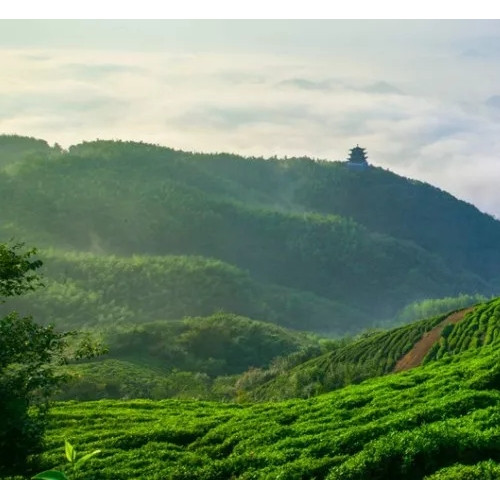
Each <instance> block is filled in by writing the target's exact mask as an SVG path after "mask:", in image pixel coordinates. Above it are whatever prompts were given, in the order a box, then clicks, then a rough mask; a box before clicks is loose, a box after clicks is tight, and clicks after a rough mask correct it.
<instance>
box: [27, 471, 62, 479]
mask: <svg viewBox="0 0 500 500" xmlns="http://www.w3.org/2000/svg"><path fill="white" fill-rule="evenodd" d="M31 479H68V478H67V477H66V474H64V472H61V471H58V470H46V471H44V472H40V474H37V475H36V476H33V477H32V478H31Z"/></svg>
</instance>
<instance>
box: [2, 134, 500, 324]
mask: <svg viewBox="0 0 500 500" xmlns="http://www.w3.org/2000/svg"><path fill="white" fill-rule="evenodd" d="M3 140H4V143H9V140H10V143H9V144H10V146H9V148H10V149H9V153H8V155H7V156H6V159H5V160H4V161H3V162H0V164H3V165H4V166H3V167H0V211H1V213H2V221H1V222H0V237H2V238H4V239H9V238H11V237H15V238H16V239H18V240H21V241H27V242H28V243H29V244H30V245H35V246H38V247H41V248H42V249H46V250H47V249H48V248H49V247H50V248H54V249H55V251H56V253H55V254H54V259H56V258H59V256H60V255H62V254H63V253H64V252H67V251H71V252H75V251H77V252H87V253H88V252H90V253H92V254H93V255H96V256H102V257H109V256H116V257H120V258H126V259H128V258H131V257H132V256H133V255H141V257H142V256H155V257H159V256H161V257H164V256H165V255H176V256H181V255H182V256H189V257H193V256H197V257H204V258H206V259H212V260H213V259H215V260H218V261H221V262H223V263H224V264H226V265H230V266H233V268H237V269H238V270H239V271H240V272H241V273H248V277H249V278H250V279H251V280H253V281H255V282H256V283H257V282H258V283H259V284H261V285H266V286H272V287H285V288H287V289H290V290H292V291H293V292H290V294H291V295H294V297H295V298H294V299H292V301H295V303H296V304H299V303H300V304H302V303H304V301H305V303H306V306H305V307H304V310H300V306H299V307H295V306H293V307H289V306H284V307H281V306H279V307H274V306H273V305H271V306H270V308H271V309H276V310H277V311H276V314H273V313H271V314H268V315H262V314H260V315H258V316H256V317H258V318H259V319H264V320H266V321H279V322H283V320H282V318H283V317H285V316H287V315H288V316H291V314H287V312H286V311H294V310H297V312H296V314H295V317H294V318H293V322H294V324H293V325H292V321H289V322H288V323H284V324H287V325H291V326H295V327H296V328H297V327H300V328H307V329H317V330H321V331H324V332H328V333H332V332H334V333H343V331H344V330H345V328H346V325H348V324H351V325H353V326H352V327H351V328H349V327H348V328H347V329H348V330H351V331H353V330H356V329H357V328H359V327H360V326H369V325H370V324H371V323H373V322H374V321H377V320H381V319H390V318H391V317H392V316H393V315H394V314H395V313H396V312H397V311H398V310H400V309H401V308H403V307H404V306H406V305H407V304H408V303H410V302H413V301H415V300H422V299H424V298H429V297H443V296H455V295H458V294H459V293H483V294H487V295H490V294H492V293H494V292H495V290H498V288H499V285H500V284H499V283H498V280H497V278H496V276H498V274H499V273H498V271H499V266H500V264H499V262H500V254H499V252H498V250H497V249H498V248H499V247H500V245H499V243H500V223H499V222H498V221H496V220H494V219H493V218H491V217H489V216H487V215H485V214H481V213H480V212H479V211H478V210H477V209H475V208H474V207H472V206H471V205H468V204H466V203H463V202H460V201H458V200H456V199H455V198H453V197H452V196H450V195H448V194H446V193H444V192H442V191H440V190H439V189H436V188H433V187H431V186H429V185H426V184H422V183H418V182H414V181H410V180H408V179H404V178H401V177H398V176H396V175H394V174H392V173H390V172H387V171H384V170H382V169H380V168H373V169H369V170H368V171H366V172H353V171H350V170H349V169H347V168H346V166H345V165H344V164H343V163H340V162H326V161H314V160H311V159H308V158H292V159H276V158H271V159H267V160H266V159H262V158H242V157H239V156H236V155H227V154H217V155H206V154H205V155H203V154H192V153H185V152H181V151H174V150H172V149H168V148H163V147H159V146H153V145H148V144H142V143H125V142H112V141H96V142H90V143H83V144H80V145H77V146H72V147H70V148H69V150H68V151H62V150H61V149H60V148H56V147H55V148H49V147H48V146H47V145H45V147H44V148H42V150H41V151H39V152H38V153H37V154H35V155H32V154H30V155H29V156H26V154H25V146H24V145H23V144H21V143H22V140H21V139H19V138H10V139H9V138H8V137H4V139H3ZM24 141H25V142H26V141H28V142H29V141H30V140H28V139H24ZM31 142H33V140H31ZM35 143H36V144H38V142H36V141H35V142H33V144H35ZM16 144H17V145H18V156H17V157H16V156H15V154H14V153H13V152H12V151H11V150H15V146H16ZM30 144H31V143H30ZM2 151H3V149H0V156H1V155H2ZM401 214H406V215H405V217H406V218H404V220H403V219H401V217H402V215H401ZM431 214H432V218H431ZM465 242H467V243H465ZM57 252H58V253H57ZM61 260H65V258H64V257H61ZM72 260H73V262H74V260H75V258H74V257H72ZM64 264H65V263H62V264H60V265H59V267H61V265H64ZM72 265H73V264H72ZM70 273H71V272H70ZM70 284H71V286H73V284H72V283H70ZM126 287H127V288H128V289H130V290H134V291H135V292H136V293H137V294H136V300H137V301H140V296H142V295H146V296H147V295H148V293H147V290H145V289H144V288H140V287H139V286H134V282H133V280H132V279H131V280H130V281H129V282H128V283H127V285H126ZM73 288H74V287H73ZM70 289H71V287H70ZM275 290H276V289H275ZM70 293H71V292H70ZM302 293H306V294H308V295H307V296H306V297H304V296H302V295H301V294H302ZM189 294H190V295H191V296H194V295H195V294H196V290H195V289H190V291H189ZM310 294H312V295H313V296H314V297H312V296H311V295H310ZM274 295H275V296H279V295H280V293H275V294H274ZM295 299H296V300H295ZM37 300H38V299H37ZM266 301H267V299H266ZM329 301H330V302H333V303H334V309H333V311H334V312H333V313H332V314H330V315H328V314H327V313H325V310H326V309H327V308H328V304H329V303H330V302H329ZM130 302H131V301H129V303H128V304H126V306H124V307H125V308H126V309H129V310H132V311H133V307H131V305H130ZM165 302H167V300H166V299H165ZM195 302H196V301H195V300H194V299H192V298H190V300H188V301H187V303H190V304H193V303H195ZM307 303H309V305H307ZM120 307H122V306H120ZM217 307H218V308H219V309H222V310H225V311H227V312H233V313H237V314H252V315H253V314H254V313H253V312H248V311H244V310H242V309H241V308H238V307H235V306H234V304H233V303H231V302H230V301H226V300H225V299H223V298H221V300H219V301H218V304H217ZM40 308H41V307H40ZM40 308H39V309H40ZM280 308H281V311H279V309H280ZM44 309H45V306H44ZM200 309H202V308H200ZM200 309H196V307H194V308H193V309H190V310H189V311H188V313H187V314H190V315H198V314H209V313H211V312H213V311H214V309H213V308H205V310H200ZM318 309H319V310H320V311H321V312H320V314H319V315H316V314H314V312H315V311H316V310H318ZM311 313H312V314H311ZM353 313H354V314H353ZM134 314H135V311H134ZM176 314H177V313H176ZM320 315H323V318H322V319H320V320H318V321H316V320H315V319H312V320H310V319H309V318H315V317H316V316H320ZM146 316H147V317H146ZM146 316H145V317H144V318H145V320H146V321H149V320H155V319H164V318H158V317H157V316H155V315H149V316H148V315H146ZM354 317H357V318H359V320H358V321H357V322H356V320H355V319H353V318H354ZM176 319H180V316H179V317H177V318H176ZM330 322H331V323H330ZM353 323H354V324H353ZM84 324H86V323H84Z"/></svg>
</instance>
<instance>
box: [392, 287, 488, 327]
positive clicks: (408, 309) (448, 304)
mask: <svg viewBox="0 0 500 500" xmlns="http://www.w3.org/2000/svg"><path fill="white" fill-rule="evenodd" d="M487 300H488V299H487V297H485V296H484V295H480V294H475V295H467V294H461V295H459V296H458V297H444V298H442V299H425V300H421V301H418V302H413V303H412V304H408V305H407V306H405V307H404V309H403V310H402V311H401V312H400V313H399V314H398V315H397V316H396V318H395V320H394V321H395V322H398V323H411V322H413V321H418V320H421V319H425V318H430V317H431V316H437V315H438V314H444V313H447V312H451V311H457V310H458V309H465V308H466V307H469V306H472V305H474V304H479V303H480V302H486V301H487Z"/></svg>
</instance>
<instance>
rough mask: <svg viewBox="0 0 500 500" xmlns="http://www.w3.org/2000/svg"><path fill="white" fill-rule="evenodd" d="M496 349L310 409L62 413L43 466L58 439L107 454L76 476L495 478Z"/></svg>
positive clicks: (130, 407) (498, 443)
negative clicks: (100, 450)
mask: <svg viewBox="0 0 500 500" xmlns="http://www.w3.org/2000/svg"><path fill="white" fill-rule="evenodd" d="M498 355H499V344H498V342H496V343H493V344H491V345H488V346H484V347H482V348H481V349H475V350H469V351H466V352H463V353H462V354H460V355H457V356H455V357H449V358H447V359H446V360H442V361H438V362H435V363H430V364H428V365H425V366H422V367H419V368H416V369H414V370H411V371H408V372H404V373H399V374H394V375H388V376H385V377H380V378H375V379H371V380H368V381H365V382H363V383H361V384H359V385H357V386H350V387H346V388H343V389H340V390H337V391H334V392H332V393H330V394H325V395H322V396H319V397H314V398H311V399H309V400H290V401H286V402H279V403H266V404H256V405H243V406H241V405H236V404H221V403H209V402H199V401H175V400H168V401H162V402H152V401H148V400H135V401H128V402H124V401H121V402H117V401H100V402H90V403H74V402H68V403H63V404H58V405H57V406H56V407H55V409H54V410H53V412H52V417H51V424H50V430H49V433H48V437H47V446H46V452H45V453H44V455H43V463H42V465H41V466H42V467H46V468H48V467H56V466H58V465H59V464H60V463H61V449H62V445H63V441H64V438H65V437H67V438H69V439H70V440H71V441H72V442H73V443H74V444H75V445H76V446H77V447H78V449H80V450H81V451H82V452H85V451H92V450H94V449H96V448H100V449H102V450H103V453H102V454H101V455H99V456H98V457H96V458H94V459H92V460H91V461H89V462H87V463H86V464H85V465H83V466H82V468H81V470H80V471H78V472H77V473H76V476H77V477H80V478H94V479H98V478H99V479H115V478H124V479H125V478H143V479H146V478H148V479H174V478H175V479H195V478H199V479H201V478H203V479H230V478H248V479H250V478H252V479H255V478H261V479H264V478H265V479H311V478H315V479H323V478H329V479H420V478H425V477H438V478H447V477H453V478H457V477H474V476H475V477H483V478H486V477H490V478H491V477H495V478H500V475H499V466H498V462H499V461H500V412H499V409H500V392H499V388H500V366H499V364H498Z"/></svg>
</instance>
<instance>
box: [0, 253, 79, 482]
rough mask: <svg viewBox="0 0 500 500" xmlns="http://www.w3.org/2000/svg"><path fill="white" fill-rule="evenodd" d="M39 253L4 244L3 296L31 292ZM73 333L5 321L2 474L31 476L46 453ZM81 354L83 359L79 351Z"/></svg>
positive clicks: (1, 326) (0, 349) (0, 339)
mask: <svg viewBox="0 0 500 500" xmlns="http://www.w3.org/2000/svg"><path fill="white" fill-rule="evenodd" d="M34 254H35V251H34V250H30V251H28V252H23V251H22V247H21V246H20V245H15V246H8V245H1V246H0V291H1V295H0V298H2V296H3V297H9V296H12V295H17V294H20V293H23V292H26V291H27V290H31V289H33V288H34V287H35V285H36V276H34V275H33V271H34V270H36V269H37V268H39V267H40V265H41V262H40V261H38V260H33V256H34ZM72 336H73V333H72V332H66V333H59V332H56V331H55V329H54V328H53V327H52V326H49V327H44V326H40V325H38V324H37V323H35V322H34V321H33V320H32V318H30V317H24V318H23V317H20V316H19V315H18V314H16V313H10V314H8V315H7V316H5V317H3V318H1V319H0V476H1V477H3V476H6V475H10V474H18V473H22V474H26V473H29V471H30V467H32V464H31V463H30V457H31V456H32V455H33V454H34V453H35V452H37V451H39V449H40V445H41V440H42V436H43V432H44V426H45V417H46V412H47V409H48V398H49V396H50V395H51V394H52V393H53V391H54V388H55V387H57V386H58V385H59V383H60V382H62V380H63V378H64V376H63V374H61V373H60V372H59V371H58V369H57V367H58V366H59V365H62V364H64V363H65V362H66V359H67V358H66V356H67V350H68V348H69V346H70V342H69V340H70V337H72ZM73 354H74V355H75V356H77V357H78V356H79V355H83V351H79V349H78V348H76V350H74V351H73Z"/></svg>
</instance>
